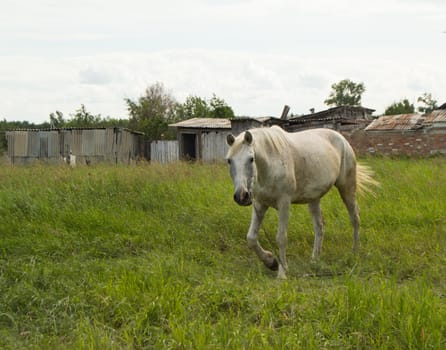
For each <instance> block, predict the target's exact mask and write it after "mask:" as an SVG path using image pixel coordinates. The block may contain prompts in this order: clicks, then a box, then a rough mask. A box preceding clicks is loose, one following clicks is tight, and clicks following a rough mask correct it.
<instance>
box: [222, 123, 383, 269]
mask: <svg viewBox="0 0 446 350" xmlns="http://www.w3.org/2000/svg"><path fill="white" fill-rule="evenodd" d="M227 143H228V145H229V146H230V148H229V150H228V153H227V155H226V160H227V162H228V164H229V166H230V174H231V177H232V181H233V183H234V187H235V193H234V200H235V201H236V202H237V203H238V204H239V205H243V206H246V205H250V204H253V210H252V217H251V225H250V227H249V231H248V234H247V240H248V246H249V247H250V248H252V249H253V250H254V251H255V252H256V254H257V255H258V257H259V258H260V259H261V260H262V262H263V263H264V264H265V265H266V266H267V267H268V268H270V269H272V270H278V277H279V278H286V270H287V259H286V252H285V249H286V244H287V228H288V221H289V215H290V214H289V213H290V205H291V204H292V203H293V204H294V203H296V204H303V203H308V206H309V209H310V213H311V215H312V217H313V226H314V231H315V239H314V247H313V254H312V258H313V259H317V257H318V255H319V253H320V251H321V247H322V238H323V218H322V213H321V208H320V199H321V197H322V196H323V195H325V194H326V193H327V192H328V191H329V190H330V188H331V187H332V186H336V187H337V189H338V191H339V193H340V195H341V198H342V200H343V202H344V204H345V206H346V207H347V210H348V213H349V215H350V221H351V224H352V226H353V249H354V251H356V250H357V249H358V245H359V208H358V204H357V202H356V192H357V190H360V191H361V190H363V191H367V190H369V185H377V184H378V183H377V182H376V181H375V180H374V179H373V178H372V177H371V175H372V173H371V171H370V170H369V168H368V167H366V166H363V165H359V164H357V163H356V159H355V154H354V152H353V149H352V148H351V146H350V144H349V143H348V142H347V140H346V139H345V138H344V137H343V136H342V135H341V134H339V133H338V132H336V131H333V130H330V129H313V130H306V131H301V132H296V133H288V132H286V131H284V130H282V129H281V128H279V127H277V126H273V127H271V128H258V129H251V130H249V131H245V132H243V133H241V134H240V135H239V136H237V137H234V136H233V135H228V137H227ZM269 207H273V208H275V209H276V210H277V211H278V215H279V227H278V230H277V236H276V241H277V245H278V247H279V260H277V259H276V258H275V257H274V256H273V254H272V253H271V252H269V251H267V250H264V249H263V248H262V247H261V245H260V243H259V241H258V233H259V228H260V225H261V223H262V220H263V218H264V216H265V213H266V210H267V209H268V208H269Z"/></svg>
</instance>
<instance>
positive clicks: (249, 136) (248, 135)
mask: <svg viewBox="0 0 446 350" xmlns="http://www.w3.org/2000/svg"><path fill="white" fill-rule="evenodd" d="M245 142H246V143H247V144H248V145H250V144H251V143H252V134H251V133H250V132H249V131H245Z"/></svg>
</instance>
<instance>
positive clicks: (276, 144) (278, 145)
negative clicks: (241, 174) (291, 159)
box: [229, 126, 287, 156]
mask: <svg viewBox="0 0 446 350" xmlns="http://www.w3.org/2000/svg"><path fill="white" fill-rule="evenodd" d="M249 132H250V133H251V134H252V137H253V147H254V150H255V152H256V154H265V155H274V156H276V155H280V154H281V153H282V152H283V151H284V150H285V149H286V148H287V139H286V133H285V131H284V130H283V129H282V128H280V127H278V126H273V127H271V128H256V129H251V130H249ZM243 141H244V138H243V137H238V138H237V139H236V141H235V142H234V144H233V145H232V147H231V148H230V150H229V151H230V153H231V154H234V153H237V152H238V151H239V150H240V148H241V147H242V145H243Z"/></svg>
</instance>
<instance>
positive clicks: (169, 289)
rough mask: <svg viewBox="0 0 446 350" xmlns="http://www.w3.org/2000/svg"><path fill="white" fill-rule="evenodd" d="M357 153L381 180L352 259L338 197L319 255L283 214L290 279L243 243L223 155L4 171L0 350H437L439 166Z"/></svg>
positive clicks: (442, 256) (368, 201)
mask: <svg viewBox="0 0 446 350" xmlns="http://www.w3.org/2000/svg"><path fill="white" fill-rule="evenodd" d="M364 161H365V162H367V163H368V164H369V165H371V167H372V168H373V169H374V170H375V172H376V177H377V179H378V180H379V181H380V182H381V184H382V186H381V188H379V189H378V190H377V197H376V198H373V197H362V198H360V199H359V201H360V207H361V214H362V215H361V219H362V232H361V235H362V236H361V249H360V252H359V254H358V255H357V256H355V255H353V254H352V253H351V246H352V238H351V228H350V225H349V222H348V217H347V213H346V210H345V208H344V207H343V205H342V203H341V201H340V199H339V196H338V194H337V193H336V191H332V192H330V193H329V194H328V195H327V196H326V197H325V198H324V199H323V201H322V208H323V210H324V216H325V221H326V235H325V240H324V246H323V249H322V256H321V260H320V261H319V262H318V263H311V261H310V256H311V250H312V244H313V232H312V225H311V218H310V216H309V213H308V210H307V208H306V207H305V206H294V207H293V209H292V215H291V221H290V227H289V234H288V236H289V242H288V258H289V265H290V267H289V273H288V280H286V281H280V280H277V279H276V278H275V274H273V273H271V272H270V271H268V270H267V269H266V268H264V267H263V265H262V263H261V262H260V261H259V260H258V259H257V257H256V256H255V254H254V253H253V252H251V251H249V250H248V248H247V245H246V241H245V235H246V232H247V229H248V226H249V220H250V210H251V209H250V208H243V207H239V206H237V205H236V204H235V203H234V202H233V201H232V191H233V189H232V183H231V181H230V178H229V175H228V173H227V168H226V166H224V165H222V164H217V165H199V164H183V163H181V164H174V165H168V166H161V165H142V166H137V167H121V166H118V167H115V166H105V165H104V166H94V167H79V168H76V169H71V168H65V167H51V166H49V167H46V166H32V167H9V166H2V167H1V168H0V348H5V349H64V348H66V349H150V348H154V349H242V348H245V349H291V348H301V349H443V348H446V322H445V320H446V305H445V304H446V302H445V301H446V299H445V297H446V295H445V293H446V292H445V290H446V279H445V277H444V276H446V160H445V159H443V158H433V159H424V160H407V159H397V160H391V159H386V158H370V159H365V160H364ZM276 225H277V215H276V213H275V211H273V210H271V211H270V212H268V214H267V217H266V220H265V223H264V225H263V229H262V234H261V241H262V244H263V245H264V246H265V247H266V248H268V249H271V250H273V251H276V250H277V249H276V246H275V243H274V236H275V230H276Z"/></svg>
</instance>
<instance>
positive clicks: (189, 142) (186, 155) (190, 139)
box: [182, 134, 197, 160]
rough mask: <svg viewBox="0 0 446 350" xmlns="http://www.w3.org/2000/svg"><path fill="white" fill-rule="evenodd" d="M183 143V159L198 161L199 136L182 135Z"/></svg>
mask: <svg viewBox="0 0 446 350" xmlns="http://www.w3.org/2000/svg"><path fill="white" fill-rule="evenodd" d="M182 141H183V145H182V146H183V159H185V160H196V159H197V146H196V145H197V142H196V141H197V135H196V134H182Z"/></svg>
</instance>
